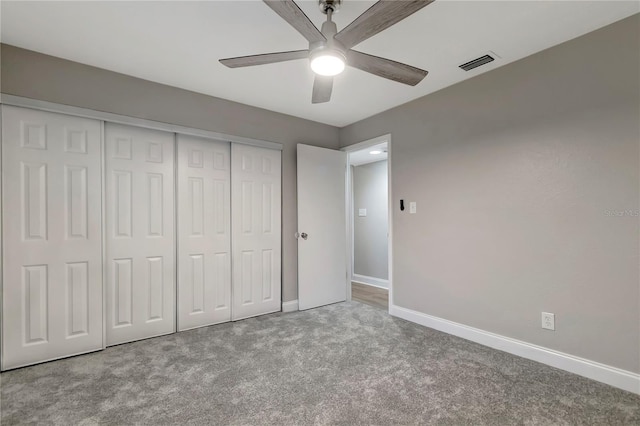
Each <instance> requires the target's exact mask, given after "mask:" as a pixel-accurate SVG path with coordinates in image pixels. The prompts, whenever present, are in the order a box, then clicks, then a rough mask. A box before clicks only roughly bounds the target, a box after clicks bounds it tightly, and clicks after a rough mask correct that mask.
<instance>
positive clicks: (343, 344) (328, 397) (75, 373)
mask: <svg viewBox="0 0 640 426" xmlns="http://www.w3.org/2000/svg"><path fill="white" fill-rule="evenodd" d="M0 379H1V381H2V383H1V398H2V399H1V407H0V408H1V411H2V417H1V422H2V425H10V424H16V423H57V424H78V423H81V424H95V423H105V424H132V423H139V424H186V423H191V424H216V425H226V424H243V425H247V424H252V425H284V424H297V425H306V424H349V425H352V424H376V425H397V424H418V423H419V424H455V425H460V424H469V425H478V424H492V425H508V424H554V425H556V424H596V425H604V424H607V425H609V424H616V425H617V424H640V397H639V396H636V395H633V394H631V393H627V392H624V391H621V390H618V389H615V388H612V387H609V386H607V385H604V384H600V383H597V382H594V381H591V380H588V379H584V378H582V377H579V376H575V375H573V374H569V373H566V372H563V371H560V370H557V369H554V368H551V367H547V366H544V365H542V364H538V363H535V362H532V361H528V360H525V359H522V358H518V357H515V356H512V355H509V354H506V353H503V352H499V351H495V350H493V349H489V348H486V347H484V346H480V345H477V344H475V343H471V342H468V341H466V340H463V339H459V338H456V337H453V336H449V335H447V334H444V333H440V332H437V331H434V330H431V329H428V328H424V327H421V326H419V325H415V324H412V323H409V322H406V321H403V320H400V319H396V318H393V317H390V316H389V315H388V314H387V313H386V312H385V311H383V310H381V309H377V308H373V307H370V306H367V305H364V304H360V303H358V302H351V303H340V304H336V305H331V306H327V307H323V308H318V309H313V310H310V311H305V312H295V313H288V314H274V315H267V316H263V317H259V318H254V319H249V320H245V321H240V322H237V323H228V324H223V325H218V326H213V327H207V328H201V329H197V330H192V331H187V332H183V333H178V334H173V335H170V336H165V337H159V338H155V339H149V340H145V341H141V342H137V343H131V344H126V345H121V346H116V347H112V348H108V349H107V350H105V351H102V352H97V353H94V354H89V355H84V356H79V357H75V358H69V359H66V360H61V361H55V362H50V363H47V364H41V365H37V366H33V367H27V368H23V369H19V370H15V371H9V372H6V373H3V374H2V375H0Z"/></svg>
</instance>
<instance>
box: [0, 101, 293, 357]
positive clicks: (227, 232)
mask: <svg viewBox="0 0 640 426" xmlns="http://www.w3.org/2000/svg"><path fill="white" fill-rule="evenodd" d="M1 108H2V150H1V155H2V158H1V160H2V161H1V164H2V194H1V197H0V198H1V202H2V232H3V235H2V254H3V256H2V317H1V319H2V370H7V369H12V368H16V367H20V366H25V365H30V364H35V363H38V362H43V361H48V360H53V359H57V358H62V357H67V356H71V355H77V354H81V353H86V352H91V351H96V350H101V349H103V348H105V347H107V346H110V345H116V344H120V343H126V342H131V341H135V340H140V339H145V338H149V337H154V336H159V335H163V334H169V333H173V332H176V331H183V330H188V329H191V328H195V327H201V326H207V325H212V324H217V323H222V322H226V321H232V320H239V319H243V318H247V317H251V316H256V315H262V314H265V313H270V312H276V311H279V310H280V309H281V294H280V293H281V152H280V150H278V149H270V148H265V147H259V146H252V145H247V144H242V143H236V142H228V141H223V140H215V139H213V138H206V137H202V136H191V135H187V134H182V133H175V132H174V131H173V130H174V129H173V128H172V127H171V126H164V127H163V126H158V127H160V128H150V127H153V126H152V125H151V126H148V124H147V123H142V124H143V125H144V127H136V126H133V125H129V124H127V125H125V124H118V123H113V122H109V121H105V120H103V119H102V117H100V116H92V115H88V116H89V117H91V118H84V117H77V116H73V115H66V114H61V113H54V112H46V111H41V110H34V109H29V108H24V107H18V106H8V105H5V104H3V105H2V107H1ZM126 121H127V122H128V123H131V122H136V120H126ZM136 124H137V123H136ZM196 132H199V133H207V132H200V131H196Z"/></svg>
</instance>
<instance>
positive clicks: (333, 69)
mask: <svg viewBox="0 0 640 426" xmlns="http://www.w3.org/2000/svg"><path fill="white" fill-rule="evenodd" d="M344 67H345V57H344V55H341V54H340V53H339V52H335V51H326V50H325V51H322V52H319V53H318V54H317V55H313V56H312V57H311V70H312V71H313V72H314V73H316V74H318V75H324V76H328V77H329V76H334V75H338V74H340V73H341V72H342V71H344Z"/></svg>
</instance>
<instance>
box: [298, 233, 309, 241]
mask: <svg viewBox="0 0 640 426" xmlns="http://www.w3.org/2000/svg"><path fill="white" fill-rule="evenodd" d="M300 237H302V239H303V240H306V239H307V237H309V235H307V233H306V232H303V233H302V234H301V233H299V232H296V238H300Z"/></svg>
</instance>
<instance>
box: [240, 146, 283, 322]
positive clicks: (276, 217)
mask: <svg viewBox="0 0 640 426" xmlns="http://www.w3.org/2000/svg"><path fill="white" fill-rule="evenodd" d="M231 161H232V165H231V185H232V190H231V192H232V196H231V198H232V209H231V211H232V214H233V221H232V227H233V231H232V238H233V310H232V312H233V319H234V320H238V319H243V318H247V317H252V316H256V315H262V314H266V313H271V312H277V311H279V310H280V309H281V296H280V295H281V152H280V151H276V150H271V149H265V148H258V147H253V146H248V145H240V144H232V152H231Z"/></svg>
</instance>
